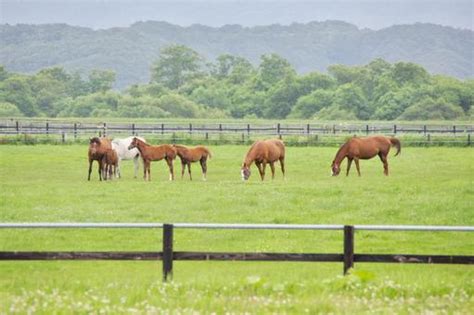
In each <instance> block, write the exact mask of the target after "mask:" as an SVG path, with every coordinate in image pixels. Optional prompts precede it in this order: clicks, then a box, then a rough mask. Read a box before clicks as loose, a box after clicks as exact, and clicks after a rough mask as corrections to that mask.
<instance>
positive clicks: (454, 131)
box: [453, 125, 456, 135]
mask: <svg viewBox="0 0 474 315" xmlns="http://www.w3.org/2000/svg"><path fill="white" fill-rule="evenodd" d="M453 133H454V135H456V125H454V126H453Z"/></svg>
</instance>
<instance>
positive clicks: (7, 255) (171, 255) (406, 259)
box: [0, 223, 474, 281]
mask: <svg viewBox="0 0 474 315" xmlns="http://www.w3.org/2000/svg"><path fill="white" fill-rule="evenodd" d="M25 228H28V229H31V228H54V229H58V228H63V229H64V228H134V229H135V228H146V229H150V228H153V229H163V243H162V251H161V252H75V251H72V252H31V251H29V252H24V251H2V252H0V260H161V261H162V262H163V263H162V266H163V281H167V280H168V279H170V278H171V277H172V275H173V261H175V260H186V261H187V260H189V261H192V260H218V261H293V262H342V263H343V272H344V274H347V272H348V271H349V269H351V268H353V267H354V264H355V263H356V262H378V263H422V264H423V263H425V264H468V265H472V264H474V256H473V255H455V256H453V255H416V254H358V253H355V247H354V244H355V231H420V232H474V227H472V226H415V225H310V224H213V223H204V224H202V223H201V224H200V223H175V224H163V223H0V229H25ZM175 229H238V230H270V229H273V230H336V231H343V251H342V253H335V254H334V253H262V252H244V253H243V252H181V251H174V249H173V234H174V230H175Z"/></svg>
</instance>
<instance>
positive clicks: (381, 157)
mask: <svg viewBox="0 0 474 315" xmlns="http://www.w3.org/2000/svg"><path fill="white" fill-rule="evenodd" d="M379 157H380V160H381V161H382V163H383V173H384V174H385V175H386V176H388V161H387V156H386V155H383V154H382V153H379Z"/></svg>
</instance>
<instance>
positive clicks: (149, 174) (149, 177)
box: [146, 161, 151, 182]
mask: <svg viewBox="0 0 474 315" xmlns="http://www.w3.org/2000/svg"><path fill="white" fill-rule="evenodd" d="M146 166H147V167H146V169H147V172H148V181H149V182H151V161H147V165H146Z"/></svg>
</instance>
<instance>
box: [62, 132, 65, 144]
mask: <svg viewBox="0 0 474 315" xmlns="http://www.w3.org/2000/svg"><path fill="white" fill-rule="evenodd" d="M61 142H62V143H66V133H65V132H64V131H63V132H62V133H61Z"/></svg>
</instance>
